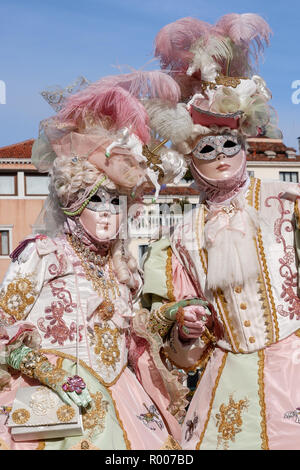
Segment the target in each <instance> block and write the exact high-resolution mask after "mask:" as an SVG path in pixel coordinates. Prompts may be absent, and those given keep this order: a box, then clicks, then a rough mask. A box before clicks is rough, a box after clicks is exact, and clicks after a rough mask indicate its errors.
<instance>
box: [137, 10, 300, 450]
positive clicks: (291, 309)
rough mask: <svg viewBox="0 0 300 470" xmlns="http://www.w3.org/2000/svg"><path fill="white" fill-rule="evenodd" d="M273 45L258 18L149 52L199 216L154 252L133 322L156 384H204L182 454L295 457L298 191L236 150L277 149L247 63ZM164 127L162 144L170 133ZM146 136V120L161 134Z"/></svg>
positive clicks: (176, 33) (206, 28)
mask: <svg viewBox="0 0 300 470" xmlns="http://www.w3.org/2000/svg"><path fill="white" fill-rule="evenodd" d="M269 33H270V29H269V27H268V25H267V24H266V23H265V21H264V20H263V19H262V18H260V17H258V16H257V15H252V14H245V15H235V14H232V15H226V16H224V17H223V18H221V19H220V20H219V21H218V23H217V24H216V25H209V24H207V23H204V22H202V21H200V20H196V19H193V18H184V19H181V20H178V21H176V22H175V23H172V24H170V25H167V26H165V27H164V28H163V29H162V30H161V31H160V32H159V34H158V36H157V40H156V55H157V56H158V57H160V59H161V62H162V67H163V68H164V69H167V70H168V72H169V73H170V74H171V75H172V76H173V78H174V79H175V80H176V81H177V82H178V83H179V84H180V85H181V90H182V99H183V100H184V103H181V104H179V105H178V106H177V109H176V110H175V111H174V114H173V117H174V120H173V121H174V122H175V127H176V126H178V125H179V121H180V123H181V141H179V140H178V141H177V142H176V148H177V149H179V150H180V151H182V152H183V153H185V155H186V156H187V159H188V161H189V165H190V170H191V172H192V175H193V177H194V180H195V185H196V187H197V188H198V189H199V192H200V193H201V201H202V202H201V204H200V205H199V207H197V208H196V209H195V210H193V211H190V212H189V213H187V214H186V215H185V217H184V219H183V223H182V225H180V226H176V227H175V229H174V233H173V235H172V236H171V238H170V239H167V238H165V239H161V240H160V241H158V242H155V243H153V244H152V245H151V248H150V250H149V254H148V257H147V259H146V262H145V267H144V269H145V283H144V297H145V301H147V302H148V304H149V305H152V308H151V313H150V314H149V313H148V314H147V312H146V310H145V311H144V312H143V315H141V316H140V317H137V318H135V320H134V322H135V327H136V331H138V333H139V334H140V336H142V337H144V338H147V340H148V344H149V347H148V350H149V354H150V355H151V357H152V360H153V361H157V363H159V364H160V370H161V377H162V380H164V381H165V383H168V377H170V375H168V374H173V375H174V374H175V371H180V370H181V371H185V373H188V372H191V371H195V370H197V369H198V370H200V371H201V374H200V379H199V381H198V383H197V387H196V391H195V393H194V395H193V398H192V399H191V402H190V405H189V408H188V411H187V414H186V417H185V419H184V421H183V424H182V441H181V445H182V447H183V448H184V449H299V448H300V444H299V429H298V428H297V426H298V424H296V423H297V420H295V419H294V416H295V415H296V412H294V411H295V410H297V409H298V407H299V400H300V396H299V393H298V377H299V373H300V369H299V354H298V351H299V347H300V338H299V334H298V330H299V326H300V315H299V306H300V301H299V297H298V284H299V281H298V259H297V247H298V243H299V234H298V232H297V227H298V215H297V214H298V203H297V198H299V196H300V190H299V186H298V185H297V184H293V183H291V184H289V183H283V182H279V181H277V182H275V181H274V182H264V181H260V180H259V179H255V178H251V179H249V177H248V175H247V171H246V151H247V143H246V139H247V138H248V137H255V136H265V137H273V138H278V137H280V132H279V131H278V130H277V129H276V122H275V119H274V113H273V111H272V108H271V107H270V106H269V103H268V101H269V99H270V98H271V94H270V92H269V90H268V89H267V88H266V84H265V82H264V81H263V79H262V78H260V77H259V76H258V75H251V64H250V52H251V53H252V54H253V53H254V56H255V53H257V54H258V52H260V51H261V50H262V46H263V41H264V40H265V41H268V37H269ZM247 77H248V78H247ZM151 106H152V104H151V103H149V105H148V110H149V114H150V116H151ZM159 119H160V122H161V121H163V120H164V114H163V109H162V113H161V114H160V115H159ZM165 121H166V122H165V127H163V133H164V138H166V137H167V136H168V135H172V133H173V129H174V127H173V126H172V122H171V120H168V121H169V127H168V125H167V119H166V120H165ZM156 125H157V122H156V120H155V118H153V120H152V126H153V127H154V128H156V129H157V131H158V132H159V126H157V127H156ZM188 130H189V131H188ZM188 132H189V136H188V137H187V138H184V136H186V135H187V134H188ZM161 135H163V134H161ZM144 325H147V327H145V326H144ZM157 351H160V356H159V357H158V354H157ZM155 354H156V355H155ZM159 361H161V362H159ZM163 364H164V365H165V369H163ZM169 390H170V395H169V400H170V401H169V404H168V406H169V409H172V407H174V404H178V403H179V402H178V395H179V394H180V396H181V397H183V400H182V401H181V410H182V415H183V413H184V409H183V408H184V398H185V399H186V398H187V396H188V392H187V391H186V392H185V391H184V387H183V386H182V385H181V384H180V383H179V382H178V387H177V389H176V391H174V390H171V389H169ZM184 393H186V395H184ZM185 404H186V403H185ZM291 416H292V418H291Z"/></svg>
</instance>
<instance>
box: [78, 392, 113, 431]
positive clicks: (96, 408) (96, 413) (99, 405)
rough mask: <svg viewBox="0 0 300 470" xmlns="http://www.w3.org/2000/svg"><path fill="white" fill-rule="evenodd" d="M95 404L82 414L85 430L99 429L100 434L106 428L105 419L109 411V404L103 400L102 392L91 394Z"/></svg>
mask: <svg viewBox="0 0 300 470" xmlns="http://www.w3.org/2000/svg"><path fill="white" fill-rule="evenodd" d="M91 397H92V399H93V402H92V403H91V405H89V407H88V408H85V410H84V411H83V413H82V422H83V427H84V429H85V430H87V429H94V428H96V427H97V430H98V431H99V432H103V431H104V428H105V417H106V413H107V409H108V402H107V401H106V400H103V395H102V393H101V392H97V393H95V394H91Z"/></svg>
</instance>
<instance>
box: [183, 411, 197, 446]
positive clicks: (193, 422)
mask: <svg viewBox="0 0 300 470" xmlns="http://www.w3.org/2000/svg"><path fill="white" fill-rule="evenodd" d="M198 421H199V418H198V416H197V415H196V413H195V412H194V417H193V419H189V420H188V421H187V423H186V426H187V429H186V431H185V440H186V441H190V440H191V439H192V437H193V434H194V432H195V430H196V427H197V425H198Z"/></svg>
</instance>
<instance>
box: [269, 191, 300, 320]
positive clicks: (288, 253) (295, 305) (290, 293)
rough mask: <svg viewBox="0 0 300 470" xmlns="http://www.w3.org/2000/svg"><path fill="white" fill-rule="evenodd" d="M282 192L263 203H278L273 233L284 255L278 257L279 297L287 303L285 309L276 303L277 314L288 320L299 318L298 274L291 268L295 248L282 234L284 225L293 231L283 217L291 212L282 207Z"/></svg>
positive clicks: (291, 225)
mask: <svg viewBox="0 0 300 470" xmlns="http://www.w3.org/2000/svg"><path fill="white" fill-rule="evenodd" d="M281 196H282V193H280V194H279V195H278V196H277V197H276V196H272V197H269V198H268V199H267V200H266V202H265V205H266V207H271V204H270V203H269V201H270V200H272V199H273V200H275V201H277V202H278V204H279V212H280V217H279V219H277V220H276V221H275V223H274V234H275V237H276V242H277V243H279V244H282V246H283V251H284V255H283V257H281V258H279V263H280V269H279V273H280V275H281V277H282V278H283V279H284V282H283V284H282V286H281V288H282V292H281V296H280V297H281V298H282V299H283V300H284V301H285V302H286V303H287V304H288V305H289V306H288V308H287V309H286V308H285V307H284V306H283V305H278V307H277V312H278V314H279V315H281V316H283V317H289V318H290V320H293V318H294V316H296V319H297V320H300V299H299V297H298V295H297V292H296V288H297V280H298V274H297V272H296V271H294V270H293V268H294V265H295V249H294V246H293V245H287V244H286V241H285V238H284V236H283V227H284V225H285V229H284V230H285V231H286V232H293V231H294V227H293V222H292V220H290V219H289V218H285V216H287V215H289V214H290V213H291V211H290V210H286V209H285V208H284V203H283V201H282V199H280V197H281Z"/></svg>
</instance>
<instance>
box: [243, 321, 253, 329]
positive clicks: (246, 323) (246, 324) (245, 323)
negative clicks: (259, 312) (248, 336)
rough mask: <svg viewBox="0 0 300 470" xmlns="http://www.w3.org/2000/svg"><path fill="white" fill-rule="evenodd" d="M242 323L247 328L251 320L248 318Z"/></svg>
mask: <svg viewBox="0 0 300 470" xmlns="http://www.w3.org/2000/svg"><path fill="white" fill-rule="evenodd" d="M244 325H245V326H246V327H247V328H248V327H249V326H251V322H250V321H249V320H246V321H245V322H244Z"/></svg>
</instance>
